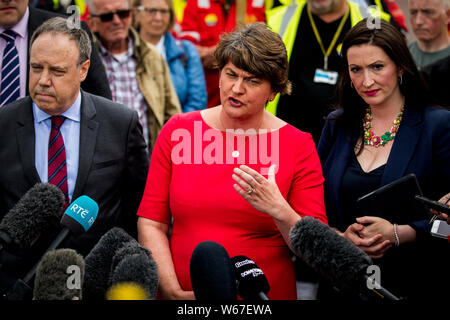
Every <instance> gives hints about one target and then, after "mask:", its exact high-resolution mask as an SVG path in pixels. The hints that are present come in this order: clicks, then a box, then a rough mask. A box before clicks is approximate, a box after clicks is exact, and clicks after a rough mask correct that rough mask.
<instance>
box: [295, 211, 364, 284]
mask: <svg viewBox="0 0 450 320" xmlns="http://www.w3.org/2000/svg"><path fill="white" fill-rule="evenodd" d="M289 239H290V242H291V246H292V248H293V249H294V251H295V252H296V254H297V255H298V256H299V257H300V258H301V259H302V260H303V261H304V262H306V263H307V264H308V265H309V266H311V267H312V268H313V269H314V270H315V271H317V272H318V273H319V274H320V275H322V276H323V277H324V278H326V279H328V280H329V281H330V282H331V283H332V284H333V285H335V286H336V287H338V288H340V289H344V290H352V291H354V290H355V289H356V290H357V291H359V289H358V288H360V287H361V286H362V285H364V284H365V281H364V276H365V275H366V272H367V267H368V266H369V265H371V264H372V260H371V259H370V257H369V256H368V255H367V254H366V253H365V252H364V251H362V250H361V249H359V248H358V247H356V246H355V245H353V244H352V243H351V242H350V241H349V240H347V239H346V238H344V237H342V236H340V235H338V234H337V233H336V231H334V230H333V229H331V228H330V227H328V226H327V225H325V224H324V223H322V222H320V221H318V220H316V219H314V218H312V217H304V218H302V219H301V220H300V221H299V222H297V224H296V225H295V226H294V227H293V228H292V229H291V231H290V235H289Z"/></svg>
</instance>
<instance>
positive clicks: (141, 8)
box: [136, 6, 170, 17]
mask: <svg viewBox="0 0 450 320" xmlns="http://www.w3.org/2000/svg"><path fill="white" fill-rule="evenodd" d="M136 9H137V10H138V11H146V12H147V13H148V14H149V15H151V16H152V17H154V16H156V14H157V13H158V12H159V13H161V15H162V16H167V15H168V14H169V13H170V10H169V9H156V8H147V7H144V6H138V7H136Z"/></svg>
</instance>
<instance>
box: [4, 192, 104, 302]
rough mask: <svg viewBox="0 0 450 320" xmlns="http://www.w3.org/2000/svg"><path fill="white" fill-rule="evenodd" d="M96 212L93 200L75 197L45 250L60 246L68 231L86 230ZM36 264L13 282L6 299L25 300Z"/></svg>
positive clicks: (95, 216)
mask: <svg viewBox="0 0 450 320" xmlns="http://www.w3.org/2000/svg"><path fill="white" fill-rule="evenodd" d="M97 214H98V205H97V203H96V202H95V201H94V200H92V199H91V198H89V197H88V196H81V197H79V198H78V199H76V200H75V201H74V202H72V204H71V205H70V206H69V207H68V208H67V209H66V211H65V212H64V214H63V216H62V218H61V221H60V223H61V225H62V226H63V230H62V231H61V232H60V233H59V234H58V235H57V237H56V238H55V239H54V240H53V241H52V243H51V244H50V246H49V247H48V248H47V250H45V252H48V251H51V250H54V249H56V248H57V247H58V246H60V245H61V243H62V242H63V241H64V240H65V239H66V238H67V237H68V236H69V233H70V232H72V233H74V234H75V235H79V234H80V233H82V232H83V231H87V230H88V229H89V228H90V227H91V226H92V224H93V223H94V221H95V219H96V218H97ZM38 265H39V262H38V263H36V264H35V265H34V266H33V267H32V268H31V270H30V271H29V272H28V273H27V274H26V275H25V277H24V278H23V279H18V280H17V281H16V282H15V284H14V286H13V287H12V289H11V290H10V291H9V292H8V294H7V295H6V298H7V299H8V300H25V299H26V298H27V297H28V296H29V293H30V291H31V288H30V284H31V283H32V279H33V277H34V276H35V274H36V269H37V267H38Z"/></svg>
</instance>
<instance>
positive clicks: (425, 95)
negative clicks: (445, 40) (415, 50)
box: [329, 19, 434, 136]
mask: <svg viewBox="0 0 450 320" xmlns="http://www.w3.org/2000/svg"><path fill="white" fill-rule="evenodd" d="M365 44H368V45H373V46H377V47H379V48H381V49H382V50H383V51H384V53H386V55H388V56H389V58H391V60H392V61H393V62H394V63H395V65H396V66H397V68H398V69H400V70H402V71H403V74H402V81H401V83H400V84H399V87H400V92H401V93H402V94H403V96H404V97H405V108H419V109H423V108H425V107H426V106H427V105H431V104H434V101H433V99H432V98H431V95H430V92H429V89H428V86H427V85H426V83H425V81H424V80H423V77H422V75H421V74H420V72H419V71H418V70H417V67H416V64H415V62H414V60H413V58H412V56H411V53H410V52H409V49H408V46H407V44H406V40H405V38H404V36H403V35H402V34H401V33H400V31H398V30H397V29H396V28H395V27H394V26H393V25H392V24H390V23H388V22H386V21H384V20H381V21H380V25H379V26H374V25H373V24H370V23H368V21H367V19H364V20H362V21H360V22H359V23H357V24H356V25H355V26H354V27H353V28H352V29H350V30H349V31H348V33H347V34H346V35H345V37H344V40H343V42H342V50H341V53H342V65H341V71H340V74H339V79H338V83H337V87H336V90H337V97H338V105H337V108H338V109H343V111H344V112H342V113H341V114H340V115H339V116H338V117H337V118H333V119H337V120H341V124H343V125H346V126H350V127H352V128H355V127H358V128H359V129H360V132H361V136H362V134H363V128H362V119H363V117H364V114H365V110H366V108H367V104H366V103H365V101H364V100H363V99H362V98H361V97H360V96H359V94H358V93H357V92H356V90H355V89H353V88H352V87H351V86H350V85H351V80H350V74H349V70H348V60H347V52H348V49H349V48H351V47H353V46H359V45H365ZM329 119H330V118H329Z"/></svg>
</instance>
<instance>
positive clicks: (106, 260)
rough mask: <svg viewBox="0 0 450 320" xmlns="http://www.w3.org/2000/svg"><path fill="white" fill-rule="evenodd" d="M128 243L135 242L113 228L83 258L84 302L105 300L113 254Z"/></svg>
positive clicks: (120, 230)
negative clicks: (84, 267) (84, 270)
mask: <svg viewBox="0 0 450 320" xmlns="http://www.w3.org/2000/svg"><path fill="white" fill-rule="evenodd" d="M130 241H136V240H135V239H134V238H132V237H131V236H130V235H129V234H128V233H126V232H125V231H124V230H123V229H121V228H118V227H114V228H112V229H110V230H109V231H108V232H106V233H105V234H104V235H103V236H102V237H101V238H100V240H99V241H98V243H97V244H96V245H95V246H94V248H92V250H91V252H89V254H88V255H87V256H86V257H85V263H86V274H85V280H84V285H83V299H84V300H104V299H105V294H106V291H107V289H108V287H109V281H110V274H111V270H112V263H113V259H114V257H115V254H116V252H117V251H118V250H120V249H121V248H122V247H124V246H125V245H126V244H127V243H129V242H130Z"/></svg>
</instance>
